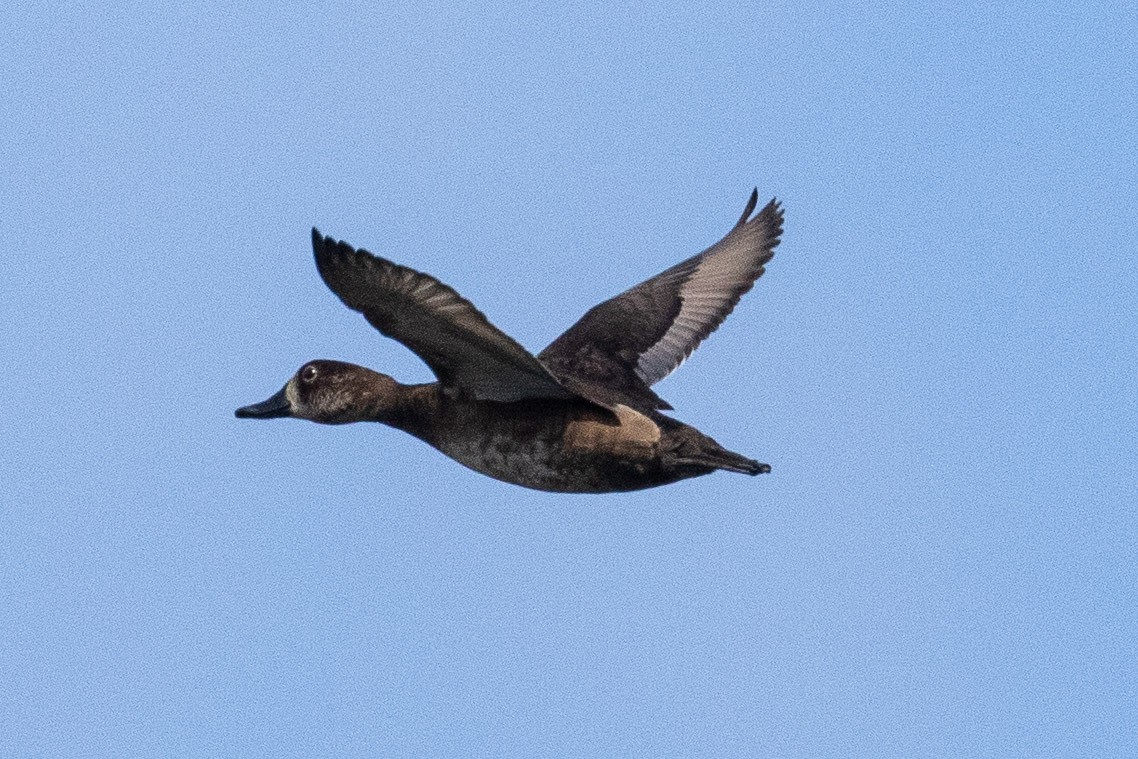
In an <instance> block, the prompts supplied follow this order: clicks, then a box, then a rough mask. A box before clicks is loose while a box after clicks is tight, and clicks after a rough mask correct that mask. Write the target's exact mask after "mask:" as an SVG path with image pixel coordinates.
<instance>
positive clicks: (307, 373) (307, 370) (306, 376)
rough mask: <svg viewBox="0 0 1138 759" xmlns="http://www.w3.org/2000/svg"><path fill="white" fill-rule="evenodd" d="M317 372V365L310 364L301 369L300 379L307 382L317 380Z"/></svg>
mask: <svg viewBox="0 0 1138 759" xmlns="http://www.w3.org/2000/svg"><path fill="white" fill-rule="evenodd" d="M317 374H318V372H317V371H316V367H315V366H313V365H312V364H309V365H308V366H306V367H304V368H303V369H301V370H300V381H301V382H306V383H312V382H315V381H316V375H317Z"/></svg>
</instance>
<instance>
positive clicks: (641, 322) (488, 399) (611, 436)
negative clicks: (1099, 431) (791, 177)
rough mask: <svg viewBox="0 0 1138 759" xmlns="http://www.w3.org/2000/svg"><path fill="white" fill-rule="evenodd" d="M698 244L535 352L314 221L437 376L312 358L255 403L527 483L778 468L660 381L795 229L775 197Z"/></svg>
mask: <svg viewBox="0 0 1138 759" xmlns="http://www.w3.org/2000/svg"><path fill="white" fill-rule="evenodd" d="M757 202H758V193H757V191H756V192H754V193H752V194H751V197H750V199H749V200H748V203H747V206H746V209H745V210H744V212H743V215H742V217H741V218H740V219H739V222H738V223H737V224H736V225H735V226H734V228H732V230H731V231H730V232H728V233H727V235H726V236H725V237H724V238H723V239H722V240H720V241H719V242H718V243H716V244H715V245H713V246H711V247H710V248H708V249H707V250H705V251H704V252H702V253H700V254H699V255H696V256H693V257H691V258H689V259H687V260H686V261H683V262H681V263H679V264H677V265H676V266H673V267H671V268H670V269H667V270H666V271H664V272H662V273H660V274H658V275H657V276H655V277H652V278H651V279H649V280H646V281H645V282H642V283H640V284H639V285H636V286H635V287H632V288H630V289H629V290H626V291H625V292H624V293H622V294H620V295H618V296H616V297H614V298H612V299H610V300H607V301H605V302H604V303H601V304H600V305H598V306H595V307H594V308H592V309H591V310H589V312H588V313H586V314H585V315H584V316H583V317H582V318H581V319H580V320H579V321H578V322H577V323H576V324H575V325H573V326H572V327H571V328H570V329H569V330H567V331H566V332H565V333H564V334H563V335H561V336H560V337H558V338H557V339H556V340H554V341H553V343H551V344H550V345H549V347H547V348H546V349H545V350H544V351H542V352H541V353H540V354H538V356H537V357H534V356H533V355H532V354H531V353H529V352H528V351H527V350H526V349H525V348H523V347H522V346H521V345H519V344H518V343H517V342H516V341H514V340H513V339H512V338H510V337H509V336H507V335H506V334H505V333H503V332H502V331H500V330H499V329H497V328H496V327H495V326H494V325H492V324H491V323H490V322H489V320H488V319H487V318H486V317H485V316H484V315H483V314H482V313H481V312H480V311H478V309H476V308H475V307H474V306H473V305H472V304H471V303H470V302H469V301H467V300H466V299H464V298H463V297H462V296H460V295H459V294H458V293H457V292H455V291H454V290H453V289H451V288H450V287H448V286H446V285H444V284H443V283H441V282H439V281H438V280H437V279H435V278H434V277H431V276H430V275H427V274H422V273H420V272H417V271H414V270H413V269H409V268H406V267H404V266H400V265H398V264H395V263H392V262H391V261H388V260H386V259H383V258H380V257H379V256H375V255H372V254H371V253H368V252H367V251H365V250H357V249H355V248H353V247H352V246H350V245H348V244H347V243H344V242H337V241H335V240H333V239H332V238H329V237H324V236H323V235H321V234H320V233H319V232H318V231H317V230H315V229H313V230H312V246H313V250H314V253H315V256H316V266H317V269H318V271H319V272H320V276H321V277H322V278H323V279H324V282H325V283H326V284H327V285H328V287H329V288H330V289H331V290H332V291H333V292H334V293H336V295H337V296H339V298H340V299H341V300H342V301H343V302H344V304H345V305H347V306H348V307H349V308H351V309H353V310H355V311H359V312H360V313H362V314H363V315H364V316H365V318H366V319H367V320H368V322H369V323H370V324H371V325H372V326H374V327H375V328H376V329H378V330H379V331H380V332H382V333H383V334H385V335H387V336H389V337H392V338H394V339H396V340H398V341H400V342H401V343H403V344H404V345H406V346H407V347H408V348H410V349H411V350H412V351H414V352H415V353H416V354H417V355H418V356H419V357H420V358H422V359H423V361H425V362H426V363H427V365H428V366H430V367H431V369H432V371H433V372H434V373H435V375H436V376H437V377H438V379H439V381H438V382H437V383H430V384H427V385H415V386H407V385H400V384H399V383H397V382H395V380H393V379H391V378H390V377H387V376H386V375H381V374H378V373H376V372H373V371H371V370H369V369H365V368H363V367H358V366H355V365H352V364H345V363H342V362H334V361H313V362H309V363H308V364H306V365H305V366H304V367H302V368H301V369H300V371H298V372H297V374H296V375H295V376H294V377H293V378H292V379H291V380H290V381H289V383H288V384H286V385H285V387H284V388H282V390H281V391H280V392H279V393H277V394H276V395H274V396H273V397H272V398H270V399H269V400H267V401H265V402H263V403H260V404H255V405H253V406H247V407H244V408H241V409H238V410H237V415H238V416H240V417H255V418H267V417H274V416H293V417H298V418H304V419H311V420H313V421H318V422H324V423H331V424H336V423H344V422H352V421H381V422H385V423H387V424H389V425H391V426H394V427H397V428H399V429H403V430H405V431H407V432H409V433H411V434H413V435H415V436H416V437H419V438H421V439H423V440H425V441H426V442H428V443H430V444H431V445H433V446H435V447H436V448H438V449H439V450H441V451H442V452H444V453H446V454H447V455H449V456H451V457H452V458H454V459H455V460H457V461H459V462H461V463H463V464H465V465H466V466H469V467H471V468H473V469H475V470H477V471H480V472H484V473H486V474H489V475H490V476H493V477H497V478H499V479H502V480H505V481H508V482H514V483H516V484H519V485H524V486H526V487H533V488H538V489H542V490H554V491H566V492H608V491H614V490H635V489H638V488H644V487H651V486H654V485H661V484H665V483H668V482H674V481H676V480H679V479H684V478H686V477H693V476H698V475H701V474H707V473H708V472H711V471H714V470H715V469H725V470H728V471H736V472H743V473H747V474H758V473H760V472H765V471H770V467H769V466H767V465H765V464H759V463H758V462H755V461H753V460H751V459H749V458H746V457H744V456H741V455H739V454H736V453H732V452H730V451H727V450H726V449H724V448H722V447H721V446H720V445H719V444H718V443H716V442H715V441H714V440H712V439H711V438H709V437H707V436H706V435H703V434H702V433H700V432H698V431H697V430H695V429H694V428H692V427H689V426H688V425H685V424H683V423H681V422H678V421H676V420H674V419H671V418H669V417H666V416H663V415H661V414H660V413H659V409H670V408H671V406H669V405H668V404H667V403H666V402H665V401H664V400H663V399H661V398H660V397H659V396H658V395H656V393H654V392H653V391H652V390H651V386H652V385H653V384H655V383H656V382H658V381H659V380H660V379H663V378H664V377H665V376H667V375H668V374H669V373H671V372H672V371H673V370H674V369H675V368H676V367H677V366H679V365H680V364H681V363H682V362H683V361H684V359H686V358H687V357H688V356H689V355H690V354H691V352H692V351H693V350H695V349H696V347H698V346H699V344H700V342H702V341H703V340H704V339H705V338H706V337H707V336H708V335H709V334H711V333H712V332H713V331H715V329H716V328H717V327H718V326H719V325H720V324H722V323H723V320H724V319H725V318H726V317H727V316H728V314H730V313H731V311H732V309H733V308H734V307H735V304H736V303H738V302H739V298H740V297H742V295H743V294H744V293H746V292H747V291H748V290H750V289H751V287H752V285H753V284H754V282H755V280H756V279H758V277H760V276H761V275H762V273H763V271H764V266H765V265H766V263H767V262H768V261H770V259H771V257H772V255H773V250H774V248H775V246H777V245H778V243H779V237H780V235H781V233H782V220H783V214H782V209H781V208H780V206H779V205H778V203H777V202H776V201H774V200H772V201H771V202H770V203H768V204H767V205H766V206H764V207H763V209H762V210H761V211H760V212H759V213H758V214H756V215H754V216H753V217H752V216H751V214H752V212H753V211H754V209H755V207H756V205H757Z"/></svg>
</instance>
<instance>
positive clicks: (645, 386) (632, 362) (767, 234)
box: [538, 190, 783, 409]
mask: <svg viewBox="0 0 1138 759" xmlns="http://www.w3.org/2000/svg"><path fill="white" fill-rule="evenodd" d="M758 200H759V194H758V190H755V191H754V192H752V193H751V197H750V199H749V200H748V201H747V207H746V208H745V209H744V211H743V215H742V216H741V217H740V219H739V221H738V223H736V225H735V227H734V228H733V229H732V230H731V231H730V232H728V233H727V236H726V237H724V238H723V239H722V240H720V241H719V242H717V243H715V244H714V245H712V246H711V247H710V248H708V249H707V250H705V251H703V252H702V253H700V254H699V255H696V256H692V257H691V258H689V259H687V260H686V261H683V262H681V263H679V264H676V265H675V266H673V267H672V268H670V269H668V270H667V271H664V272H661V273H660V274H658V275H656V276H655V277H652V278H651V279H649V280H647V281H645V282H641V283H640V284H639V285H636V286H635V287H633V288H631V289H630V290H626V291H625V292H623V293H621V294H620V295H618V296H616V297H615V298H612V299H611V300H607V301H605V302H604V303H601V304H600V305H598V306H595V307H594V308H592V309H591V310H590V311H589V312H588V313H586V314H585V315H584V316H583V317H581V319H580V321H578V322H577V323H576V324H574V325H573V326H572V327H570V328H569V330H568V331H567V332H565V334H563V335H561V337H559V338H557V339H556V340H554V341H553V343H551V344H550V345H549V347H548V348H546V349H545V350H543V351H542V352H541V353H540V354H538V359H539V360H540V361H541V362H542V363H543V364H545V365H546V366H547V367H549V370H550V371H551V372H552V373H553V374H554V376H556V377H557V378H558V379H559V380H560V381H561V383H562V384H563V385H565V386H566V387H568V388H570V389H572V390H574V391H575V392H578V393H580V394H581V395H586V396H589V394H590V388H598V389H599V390H600V391H601V392H605V391H606V390H605V389H607V392H608V393H609V394H610V395H613V394H616V395H619V398H617V399H616V400H617V401H618V402H621V403H625V404H627V405H630V406H632V407H634V408H639V409H644V408H648V409H657V408H661V409H668V408H671V406H669V405H668V404H667V403H666V402H665V401H664V400H663V399H661V398H660V397H659V396H658V395H656V394H655V393H654V392H652V390H651V389H650V387H651V385H653V384H655V383H656V382H659V381H660V380H661V379H663V378H664V377H666V376H667V375H668V374H670V373H671V372H672V370H674V369H675V368H676V367H677V366H679V365H680V364H681V363H683V361H684V359H686V358H687V357H688V356H690V355H691V353H692V351H694V350H695V349H696V347H698V346H699V344H700V343H701V342H702V341H703V339H704V338H705V337H707V336H708V335H710V334H711V333H712V332H714V331H715V329H716V328H717V327H718V326H719V325H720V324H722V323H723V320H724V319H726V318H727V315H728V314H730V313H731V311H732V309H734V308H735V304H736V303H738V302H739V298H741V297H742V296H743V294H744V293H746V292H747V291H748V290H750V289H751V287H752V286H753V285H754V283H755V280H757V279H758V278H759V277H760V276H762V273H763V271H764V266H765V265H766V263H767V261H770V260H771V257H772V256H773V255H774V249H775V246H777V245H778V243H779V237H780V236H781V235H782V221H783V213H782V207H781V206H780V205H779V203H778V201H777V200H771V201H770V202H769V203H767V204H766V206H764V207H763V209H762V210H761V211H759V212H758V213H757V214H755V216H754V217H752V216H751V214H752V213H753V212H754V210H755V206H756V205H758ZM598 400H599V399H598ZM611 403H612V400H611V399H610V402H609V405H611Z"/></svg>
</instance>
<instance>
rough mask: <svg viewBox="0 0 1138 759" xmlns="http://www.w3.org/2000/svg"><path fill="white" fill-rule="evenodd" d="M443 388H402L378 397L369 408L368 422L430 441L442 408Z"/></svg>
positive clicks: (432, 384)
mask: <svg viewBox="0 0 1138 759" xmlns="http://www.w3.org/2000/svg"><path fill="white" fill-rule="evenodd" d="M438 388H439V385H438V383H437V382H431V383H428V384H425V385H401V384H398V383H396V385H395V392H394V393H392V392H387V393H384V394H382V395H381V396H379V397H376V398H375V399H373V400H372V402H371V403H370V404H369V406H368V416H367V419H368V421H372V422H382V423H384V424H387V425H389V426H391V427H395V428H396V429H400V430H403V431H404V432H407V433H410V434H412V435H414V436H415V437H417V438H420V439H422V440H429V439H430V431H431V429H432V421H433V420H434V417H435V415H436V413H437V412H438V407H439V391H438Z"/></svg>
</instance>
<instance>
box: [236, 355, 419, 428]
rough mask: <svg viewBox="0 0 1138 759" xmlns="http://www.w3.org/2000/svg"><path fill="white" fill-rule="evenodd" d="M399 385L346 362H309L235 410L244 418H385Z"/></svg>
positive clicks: (342, 421) (327, 421)
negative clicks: (275, 389) (264, 397)
mask: <svg viewBox="0 0 1138 759" xmlns="http://www.w3.org/2000/svg"><path fill="white" fill-rule="evenodd" d="M399 387H400V386H399V384H398V383H397V382H396V381H395V380H393V379H392V378H391V377H388V376H387V375H386V374H380V373H379V372H373V371H372V370H371V369H366V368H364V367H362V366H356V365H355V364H349V363H345V362H343V361H327V360H317V361H309V362H308V363H307V364H305V365H304V366H302V367H300V369H299V370H298V371H297V373H296V374H294V375H293V376H292V378H291V379H289V381H288V382H286V383H285V386H284V387H282V388H281V389H280V391H278V392H277V393H276V394H274V395H273V396H272V397H270V398H268V399H267V400H264V401H261V402H260V403H254V404H253V405H251V406H243V407H241V408H239V409H237V411H236V412H235V413H236V415H237V416H238V417H240V418H242V419H273V418H276V417H285V416H288V417H293V418H295V419H309V420H311V421H313V422H320V423H321V424H347V423H348V422H359V421H366V420H376V421H382V420H383V418H384V416H385V412H387V411H388V410H389V409H390V408H391V407H393V406H394V404H395V402H396V400H397V395H398V390H399Z"/></svg>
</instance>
